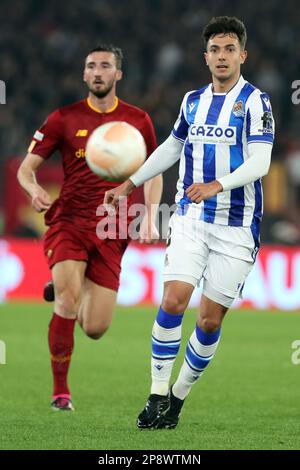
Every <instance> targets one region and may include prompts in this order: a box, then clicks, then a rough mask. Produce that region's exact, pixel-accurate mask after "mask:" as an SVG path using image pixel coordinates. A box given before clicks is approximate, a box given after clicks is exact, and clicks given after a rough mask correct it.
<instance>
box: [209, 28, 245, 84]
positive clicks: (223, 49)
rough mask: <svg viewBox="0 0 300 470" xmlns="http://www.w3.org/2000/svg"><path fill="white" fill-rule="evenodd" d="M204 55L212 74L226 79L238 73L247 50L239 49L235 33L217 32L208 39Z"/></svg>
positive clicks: (221, 79)
mask: <svg viewBox="0 0 300 470" xmlns="http://www.w3.org/2000/svg"><path fill="white" fill-rule="evenodd" d="M204 56H205V60H206V64H207V65H208V66H209V70H210V71H211V74H212V76H213V77H214V78H216V79H218V80H220V81H226V80H230V79H231V78H233V77H235V76H237V77H238V76H239V75H240V67H241V64H243V63H244V62H245V60H246V57H247V51H245V50H243V49H241V45H240V43H239V40H238V37H237V36H236V35H235V34H217V35H216V36H214V37H212V38H210V39H209V41H208V43H207V52H206V53H205V54H204Z"/></svg>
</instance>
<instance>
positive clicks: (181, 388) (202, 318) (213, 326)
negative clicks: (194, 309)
mask: <svg viewBox="0 0 300 470" xmlns="http://www.w3.org/2000/svg"><path fill="white" fill-rule="evenodd" d="M220 301H221V302H223V300H222V299H220ZM232 301H233V299H232ZM227 310H228V308H227V307H225V306H224V305H222V304H220V303H217V302H215V301H213V300H211V299H209V298H208V297H206V296H205V295H202V298H201V303H200V310H199V313H198V316H197V322H196V327H195V330H194V331H193V333H192V335H191V337H190V339H189V342H188V344H187V347H186V352H185V358H184V362H183V364H182V367H181V369H180V372H179V375H178V378H177V380H176V382H175V383H174V385H173V386H172V387H171V390H170V408H169V410H168V412H167V413H166V414H165V416H163V417H162V418H161V420H160V422H159V425H158V427H159V428H160V429H162V428H167V429H173V428H175V427H176V426H177V424H178V421H179V416H180V412H181V408H182V406H183V403H184V400H185V398H186V396H187V395H188V394H189V393H190V391H191V388H192V386H193V385H194V383H196V381H197V380H198V378H199V377H200V376H201V375H202V374H203V372H204V370H205V369H206V367H207V366H208V364H209V363H210V361H211V360H212V358H213V357H214V355H215V352H216V350H217V347H218V344H219V340H220V332H221V323H222V320H223V318H224V316H225V314H226V312H227Z"/></svg>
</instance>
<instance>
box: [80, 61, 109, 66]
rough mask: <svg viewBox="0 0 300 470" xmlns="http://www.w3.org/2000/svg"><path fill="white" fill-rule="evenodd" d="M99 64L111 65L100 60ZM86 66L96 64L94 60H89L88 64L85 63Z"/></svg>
mask: <svg viewBox="0 0 300 470" xmlns="http://www.w3.org/2000/svg"><path fill="white" fill-rule="evenodd" d="M100 63H101V64H102V65H111V63H110V62H109V61H107V60H101V62H100ZM86 65H96V62H95V61H94V60H91V61H90V62H87V63H86Z"/></svg>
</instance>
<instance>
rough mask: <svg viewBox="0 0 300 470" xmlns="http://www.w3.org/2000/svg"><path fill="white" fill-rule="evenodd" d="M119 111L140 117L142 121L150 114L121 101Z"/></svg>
mask: <svg viewBox="0 0 300 470" xmlns="http://www.w3.org/2000/svg"><path fill="white" fill-rule="evenodd" d="M119 110H120V111H121V110H122V111H125V112H127V113H129V114H133V115H135V116H136V117H139V118H142V119H143V118H145V117H146V116H148V113H147V112H146V111H145V110H144V109H142V108H139V107H138V106H135V105H133V104H131V103H127V102H126V101H123V100H120V99H119Z"/></svg>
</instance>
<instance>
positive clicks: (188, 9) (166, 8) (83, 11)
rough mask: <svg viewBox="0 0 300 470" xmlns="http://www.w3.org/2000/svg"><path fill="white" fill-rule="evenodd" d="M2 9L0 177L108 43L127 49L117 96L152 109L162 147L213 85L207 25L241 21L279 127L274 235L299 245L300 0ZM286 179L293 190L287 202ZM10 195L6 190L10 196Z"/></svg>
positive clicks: (146, 1) (250, 70) (169, 196)
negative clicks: (206, 55) (180, 116)
mask: <svg viewBox="0 0 300 470" xmlns="http://www.w3.org/2000/svg"><path fill="white" fill-rule="evenodd" d="M1 6H2V11H5V21H4V22H3V23H2V27H1V31H0V39H1V40H0V51H1V59H2V67H1V77H0V79H1V80H4V81H5V83H6V95H7V96H6V101H7V103H6V105H1V106H0V135H1V157H0V175H3V166H4V164H5V161H7V159H9V158H11V157H12V156H16V155H21V156H23V155H24V154H25V152H26V148H27V146H28V144H29V142H30V139H31V136H32V134H33V132H34V130H35V129H36V128H37V127H39V126H40V125H41V123H42V122H43V121H44V119H45V117H46V116H47V115H48V114H49V112H50V111H51V110H53V109H55V108H57V107H60V106H62V105H64V104H68V103H70V102H73V101H76V100H78V99H81V98H82V96H84V95H85V87H84V85H83V83H82V82H81V76H82V69H83V60H84V57H85V55H86V53H87V51H88V50H89V49H90V48H92V47H94V46H96V45H97V44H99V43H114V44H116V45H118V46H120V47H121V48H122V49H123V52H124V56H125V60H124V79H123V80H122V82H121V83H120V84H119V86H118V95H119V96H120V97H121V98H122V99H124V100H125V101H128V102H130V103H133V104H136V105H137V106H140V107H142V108H144V109H146V110H147V111H148V113H149V114H150V116H151V118H152V119H153V122H154V125H155V129H156V132H157V137H158V141H159V142H161V141H162V140H164V139H165V138H166V137H167V136H168V134H169V132H170V129H171V127H172V125H173V122H174V120H175V118H176V116H177V113H178V109H179V105H180V102H181V99H182V96H183V94H184V93H185V92H186V91H187V90H191V89H195V88H200V87H201V86H203V85H204V84H205V83H206V82H207V81H208V80H209V74H208V72H207V68H206V66H205V63H204V60H203V58H202V57H203V43H202V39H201V31H202V27H203V25H204V24H205V23H207V21H208V20H209V19H210V17H212V16H213V15H223V14H228V15H236V16H237V17H239V18H241V19H242V20H243V21H244V22H245V24H246V27H247V29H248V34H249V38H250V39H249V41H248V43H247V50H248V54H249V57H248V60H247V63H246V64H245V65H244V68H243V74H244V76H245V77H246V79H247V80H248V81H250V82H252V83H253V84H255V85H256V86H258V87H259V88H261V89H262V90H264V91H266V92H268V94H269V95H270V98H271V102H272V105H273V111H274V115H275V119H276V127H277V134H276V144H275V147H274V153H273V162H274V164H275V165H274V169H275V171H274V172H273V173H272V172H271V174H270V176H269V178H271V179H270V183H269V186H268V185H267V188H269V189H268V191H270V194H268V192H267V194H266V202H267V204H266V209H267V218H266V222H267V224H268V222H269V225H268V227H269V228H270V230H268V231H267V238H269V241H270V240H272V239H273V240H274V241H285V242H288V243H297V242H300V222H299V220H300V217H299V215H300V139H299V125H300V105H298V106H297V105H295V104H293V102H292V99H291V96H292V93H293V90H292V82H293V81H294V80H297V79H300V77H299V76H297V73H298V72H299V64H300V45H299V41H298V40H297V31H298V30H299V28H300V16H299V15H297V14H295V12H296V11H297V9H298V3H297V1H296V0H287V1H286V2H285V3H284V7H283V4H282V1H281V0H264V1H263V2H261V1H258V0H254V1H252V2H240V1H237V0H231V1H230V2H229V1H228V0H210V1H209V2H208V1H204V2H199V0H177V1H176V2H174V1H173V0H162V1H160V0H143V1H140V0H130V2H129V3H128V2H121V1H119V0H89V2H82V1H80V0H72V2H69V3H67V4H65V5H64V6H62V3H61V1H59V0H52V1H51V2H36V1H35V0H27V1H26V2H23V1H22V0H15V1H14V2H13V3H12V2H9V1H8V0H3V1H2V2H1ZM176 177H177V169H176V168H173V169H171V170H169V172H168V173H167V174H166V177H165V190H164V197H163V200H164V201H166V202H170V203H171V202H172V201H173V196H174V192H175V184H174V180H176ZM1 178H3V176H0V186H1V187H3V181H1ZM276 178H277V179H276ZM278 178H279V179H278ZM277 180H278V181H280V182H281V183H282V184H283V185H284V186H285V189H286V190H285V191H283V192H282V194H283V195H284V194H285V196H284V197H283V199H282V200H280V199H279V202H276V201H277V199H278V198H277V199H276V194H275V193H274V192H275V191H278V190H281V188H277V189H276V188H275V186H276V184H275V183H274V182H276V181H277ZM170 188H172V190H171V189H170ZM271 193H272V194H271ZM273 193H274V194H273ZM3 194H4V193H3V190H1V192H0V196H1V198H2V196H3ZM272 201H273V202H272ZM274 201H275V202H274ZM0 210H1V205H0Z"/></svg>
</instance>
